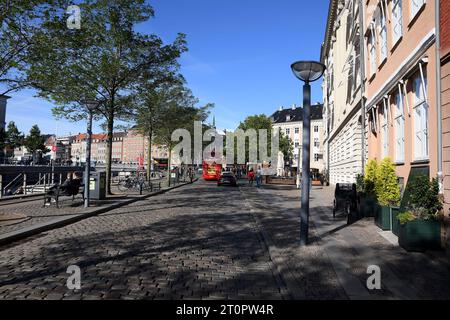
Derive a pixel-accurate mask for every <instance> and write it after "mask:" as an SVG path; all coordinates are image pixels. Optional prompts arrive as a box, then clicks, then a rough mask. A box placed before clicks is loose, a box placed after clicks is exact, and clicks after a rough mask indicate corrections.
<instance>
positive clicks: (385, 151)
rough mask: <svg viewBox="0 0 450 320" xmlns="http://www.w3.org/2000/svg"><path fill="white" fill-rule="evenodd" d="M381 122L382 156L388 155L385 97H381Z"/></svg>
mask: <svg viewBox="0 0 450 320" xmlns="http://www.w3.org/2000/svg"><path fill="white" fill-rule="evenodd" d="M382 108H383V123H382V125H381V151H382V158H385V157H388V156H389V128H388V125H389V113H388V106H387V103H386V99H385V98H383V105H382Z"/></svg>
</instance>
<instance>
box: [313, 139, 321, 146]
mask: <svg viewBox="0 0 450 320" xmlns="http://www.w3.org/2000/svg"><path fill="white" fill-rule="evenodd" d="M319 146H320V142H319V138H314V147H316V148H318V147H319Z"/></svg>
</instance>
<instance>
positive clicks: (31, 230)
mask: <svg viewBox="0 0 450 320" xmlns="http://www.w3.org/2000/svg"><path fill="white" fill-rule="evenodd" d="M197 180H198V179H195V180H194V181H192V183H194V182H196V181H197ZM188 184H191V182H185V183H182V184H179V185H176V186H173V187H169V188H166V189H161V190H158V191H155V192H152V193H150V194H146V195H142V196H137V197H135V198H132V199H129V200H125V201H123V202H119V203H115V204H112V205H110V206H108V207H104V208H99V209H96V210H93V211H90V212H86V213H75V214H73V215H70V216H68V217H63V218H56V219H53V220H51V221H48V222H43V223H38V224H36V225H33V226H29V227H26V228H23V229H20V230H16V231H12V232H8V233H5V234H3V235H0V246H4V245H7V244H10V243H12V242H15V241H18V240H22V239H25V238H27V237H30V236H34V235H37V234H39V233H42V232H44V231H50V230H53V229H57V228H61V227H65V226H67V225H69V224H73V223H75V222H79V221H81V220H84V219H87V218H90V217H93V216H96V215H99V214H102V213H105V212H108V211H111V210H114V209H117V208H121V207H123V206H126V205H129V204H131V203H134V202H138V201H141V200H145V199H147V198H150V197H153V196H156V195H160V194H163V193H166V192H168V191H172V190H174V189H177V188H180V187H183V186H186V185H188Z"/></svg>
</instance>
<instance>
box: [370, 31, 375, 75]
mask: <svg viewBox="0 0 450 320" xmlns="http://www.w3.org/2000/svg"><path fill="white" fill-rule="evenodd" d="M371 32H372V33H371V35H370V36H369V57H370V74H371V75H373V74H375V72H376V71H377V50H376V47H375V34H374V32H373V25H372V26H371Z"/></svg>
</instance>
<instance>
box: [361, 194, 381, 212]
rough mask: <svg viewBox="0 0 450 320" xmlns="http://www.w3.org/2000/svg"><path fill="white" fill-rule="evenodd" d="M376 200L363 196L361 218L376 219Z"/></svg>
mask: <svg viewBox="0 0 450 320" xmlns="http://www.w3.org/2000/svg"><path fill="white" fill-rule="evenodd" d="M376 203H377V202H376V200H375V199H374V198H372V197H369V196H364V195H361V198H360V215H361V217H374V216H375V211H376Z"/></svg>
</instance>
